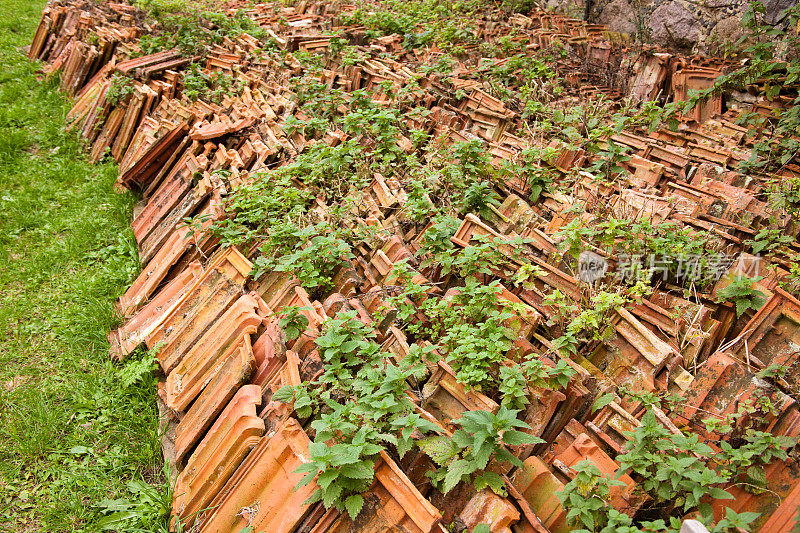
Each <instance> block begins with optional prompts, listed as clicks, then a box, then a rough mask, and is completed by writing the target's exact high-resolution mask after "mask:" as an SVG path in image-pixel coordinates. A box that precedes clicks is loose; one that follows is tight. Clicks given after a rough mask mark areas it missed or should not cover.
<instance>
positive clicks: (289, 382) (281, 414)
mask: <svg viewBox="0 0 800 533" xmlns="http://www.w3.org/2000/svg"><path fill="white" fill-rule="evenodd" d="M300 383H301V380H300V359H299V358H298V357H297V354H296V353H294V352H293V351H291V350H287V352H286V361H285V362H284V364H283V366H282V367H281V368H280V369H278V371H277V372H276V373H275V375H273V376H272V378H270V380H269V381H266V382H262V383H255V384H256V385H258V386H259V387H261V396H262V398H263V399H264V407H263V409H262V410H261V412H260V413H259V416H260V417H261V418H263V419H264V420H265V421H266V422H267V424H268V425H269V427H271V428H274V427H276V426H279V425H280V424H281V423H282V422H283V421H284V420H286V419H287V418H289V417H290V416H291V414H292V412H293V411H294V403H285V402H273V401H271V400H272V395H273V394H275V392H276V391H277V390H278V389H280V388H281V387H287V386H293V387H296V386H298V385H300Z"/></svg>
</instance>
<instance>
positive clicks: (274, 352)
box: [252, 320, 286, 385]
mask: <svg viewBox="0 0 800 533" xmlns="http://www.w3.org/2000/svg"><path fill="white" fill-rule="evenodd" d="M253 357H254V358H255V360H256V368H257V370H256V374H255V376H253V379H252V382H253V383H255V384H256V385H261V384H263V383H265V382H267V381H268V380H270V379H272V376H274V375H275V373H276V372H277V371H278V370H279V369H280V368H281V366H282V365H283V362H284V361H286V334H285V333H284V332H283V329H282V328H281V327H280V324H279V322H278V321H277V320H272V321H271V322H268V323H267V325H266V327H265V328H264V331H263V332H262V333H261V335H260V336H259V337H258V339H257V340H256V341H255V342H254V343H253Z"/></svg>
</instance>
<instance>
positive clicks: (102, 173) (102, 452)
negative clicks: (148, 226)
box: [0, 0, 169, 531]
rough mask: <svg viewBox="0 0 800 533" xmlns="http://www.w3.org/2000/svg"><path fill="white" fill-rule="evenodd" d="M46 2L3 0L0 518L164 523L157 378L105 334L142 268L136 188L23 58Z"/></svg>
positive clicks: (37, 524) (28, 524)
mask: <svg viewBox="0 0 800 533" xmlns="http://www.w3.org/2000/svg"><path fill="white" fill-rule="evenodd" d="M43 6H44V1H42V0H35V1H30V0H0V64H1V65H2V68H0V517H2V518H0V530H7V531H81V530H88V531H97V530H98V529H102V528H103V527H104V525H105V527H106V528H108V529H114V530H118V531H124V530H127V531H132V530H138V531H154V530H158V529H161V527H162V525H163V521H164V517H163V510H164V508H165V505H168V502H169V495H168V494H167V490H166V486H165V483H164V477H163V475H162V473H161V463H162V461H161V455H160V445H159V436H158V427H157V426H158V424H157V411H156V408H155V401H154V397H155V380H154V378H153V377H152V372H146V373H145V375H144V376H143V377H142V379H140V380H138V381H137V382H136V383H134V384H133V385H130V386H128V387H125V386H123V385H122V382H121V380H120V377H121V374H122V372H123V369H122V368H121V367H120V366H119V365H115V364H113V363H111V362H110V361H109V358H108V343H107V341H106V334H107V332H108V331H109V329H111V328H112V327H113V326H115V322H117V321H118V319H117V318H116V317H115V316H114V312H113V307H112V306H113V302H114V301H115V299H116V298H117V297H118V296H119V294H121V293H122V292H123V291H124V289H125V287H126V285H127V284H129V283H130V282H131V281H132V280H133V278H134V276H135V275H136V273H137V270H138V260H137V253H136V247H135V242H134V240H133V235H132V233H131V230H130V220H131V211H132V208H133V204H134V201H135V198H134V197H133V196H132V195H129V194H117V193H115V192H113V191H112V184H113V183H114V180H115V178H116V166H115V165H114V164H109V163H106V164H102V165H90V164H89V163H88V162H87V160H86V159H85V157H84V156H83V149H82V146H81V144H80V142H79V141H78V140H77V139H76V138H75V136H74V135H71V134H67V133H65V132H64V131H63V127H62V126H63V123H64V122H63V121H64V115H65V113H66V111H67V110H68V109H69V103H68V102H67V101H66V100H65V99H64V98H63V97H62V96H61V95H59V94H58V93H57V92H56V88H57V80H49V81H44V82H41V81H39V80H37V78H36V69H37V67H36V65H34V64H32V63H29V62H28V61H27V60H26V59H25V56H24V52H23V51H22V50H21V47H23V46H26V45H28V44H29V43H30V40H31V38H32V36H33V32H34V30H35V28H36V24H37V23H38V21H39V15H40V12H41V9H42V7H43ZM130 370H131V369H130V368H129V369H128V373H130ZM143 481H144V482H146V483H143ZM113 511H117V513H116V514H113ZM109 515H110V516H109ZM128 518H130V519H128ZM110 521H115V523H114V524H110V523H109V522H110Z"/></svg>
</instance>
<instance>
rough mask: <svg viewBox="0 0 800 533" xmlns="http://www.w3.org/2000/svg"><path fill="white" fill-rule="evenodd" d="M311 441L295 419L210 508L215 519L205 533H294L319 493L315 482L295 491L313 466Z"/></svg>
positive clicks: (270, 438) (257, 451)
mask: <svg viewBox="0 0 800 533" xmlns="http://www.w3.org/2000/svg"><path fill="white" fill-rule="evenodd" d="M309 444H310V440H309V438H308V436H307V435H306V433H305V432H304V431H303V428H302V427H300V424H299V423H298V422H297V420H295V419H294V418H290V419H288V420H287V421H286V422H284V423H283V425H281V427H279V428H278V429H277V430H276V431H275V432H274V433H270V434H267V435H265V436H264V437H262V438H261V440H260V441H259V443H258V444H257V445H256V447H255V448H254V449H253V451H251V452H250V455H248V456H247V459H245V460H244V462H243V463H242V464H241V465H240V466H239V468H238V469H237V470H236V472H235V473H234V475H233V476H232V477H231V478H230V479H229V480H228V482H227V483H226V484H225V486H224V487H223V489H222V490H221V491H220V492H219V493H218V494H217V496H216V497H215V498H214V499H213V500H212V501H211V503H210V504H209V508H211V509H213V510H212V511H210V513H211V515H210V517H209V518H208V519H206V520H205V521H204V522H203V523H202V524H201V526H200V533H231V532H238V531H241V529H242V528H245V527H247V526H248V525H249V526H250V527H252V530H253V531H259V532H262V531H263V532H267V533H291V532H292V531H294V528H295V527H296V526H297V525H298V524H300V523H301V522H302V520H303V517H304V516H305V514H306V513H307V512H308V510H309V508H308V505H304V504H303V502H305V501H306V500H307V499H308V498H309V497H310V496H311V494H312V493H314V492H315V491H316V490H317V485H316V483H314V482H312V483H310V484H308V485H306V486H305V487H301V488H300V489H298V490H295V486H296V485H297V483H298V482H299V481H300V480H301V479H303V477H304V474H302V473H296V472H295V470H296V469H297V468H298V467H299V466H300V465H302V464H304V463H307V462H308V461H309V452H308V445H309Z"/></svg>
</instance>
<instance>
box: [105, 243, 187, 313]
mask: <svg viewBox="0 0 800 533" xmlns="http://www.w3.org/2000/svg"><path fill="white" fill-rule="evenodd" d="M189 232H190V230H189V228H181V229H176V230H175V231H174V232H172V235H170V237H169V239H167V241H166V242H165V243H164V246H162V247H161V249H160V250H159V251H158V252H157V253H156V255H155V256H154V257H153V259H152V260H151V261H150V262H149V263H148V264H147V267H146V268H144V269H143V270H142V272H141V274H139V277H137V278H136V280H135V281H134V282H133V284H131V286H130V287H129V288H128V290H127V291H125V294H123V295H122V296H121V297H120V299H119V308H120V310H121V311H122V312H123V313H125V314H127V313H130V312H132V311H134V310H135V309H136V308H137V307H139V306H140V305H141V304H143V303H144V302H145V301H146V300H147V299H148V298H149V297H150V295H152V294H153V291H155V290H156V288H157V287H158V285H159V284H160V283H161V281H162V280H163V279H164V277H165V276H166V275H167V272H168V271H169V269H170V268H171V267H172V265H174V264H175V263H177V262H178V260H179V259H180V257H181V256H182V255H183V254H184V252H185V251H186V250H188V249H189V247H190V246H191V245H192V240H191V239H189V238H188V237H189Z"/></svg>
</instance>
